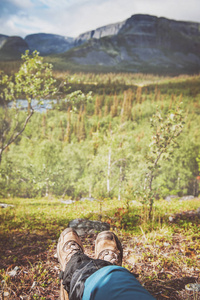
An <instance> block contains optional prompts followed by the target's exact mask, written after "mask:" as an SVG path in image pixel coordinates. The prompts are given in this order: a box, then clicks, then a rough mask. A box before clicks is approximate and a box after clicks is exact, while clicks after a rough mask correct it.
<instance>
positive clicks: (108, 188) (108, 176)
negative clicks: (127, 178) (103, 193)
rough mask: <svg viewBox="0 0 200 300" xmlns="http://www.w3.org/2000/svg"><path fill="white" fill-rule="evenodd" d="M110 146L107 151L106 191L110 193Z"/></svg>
mask: <svg viewBox="0 0 200 300" xmlns="http://www.w3.org/2000/svg"><path fill="white" fill-rule="evenodd" d="M110 169H111V148H110V149H109V152H108V173H107V192H108V194H109V193H110Z"/></svg>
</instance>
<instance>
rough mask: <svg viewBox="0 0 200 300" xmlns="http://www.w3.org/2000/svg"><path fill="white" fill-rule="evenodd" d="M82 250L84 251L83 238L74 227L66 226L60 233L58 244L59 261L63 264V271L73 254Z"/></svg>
mask: <svg viewBox="0 0 200 300" xmlns="http://www.w3.org/2000/svg"><path fill="white" fill-rule="evenodd" d="M78 251H81V252H84V249H83V245H82V243H81V240H80V238H79V236H78V234H77V233H76V231H75V230H74V229H73V228H66V229H65V230H64V231H63V232H62V233H61V235H60V238H59V240H58V244H57V256H58V261H59V263H60V264H61V269H62V271H64V270H65V267H66V264H67V263H68V261H69V260H70V258H71V257H72V255H73V254H75V253H76V252H78Z"/></svg>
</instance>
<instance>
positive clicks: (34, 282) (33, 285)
mask: <svg viewBox="0 0 200 300" xmlns="http://www.w3.org/2000/svg"><path fill="white" fill-rule="evenodd" d="M36 285H37V282H36V281H33V284H32V286H31V289H33V288H34V287H35V286H36Z"/></svg>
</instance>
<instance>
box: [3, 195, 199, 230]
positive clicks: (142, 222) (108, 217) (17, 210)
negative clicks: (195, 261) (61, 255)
mask: <svg viewBox="0 0 200 300" xmlns="http://www.w3.org/2000/svg"><path fill="white" fill-rule="evenodd" d="M1 202H5V203H7V204H13V205H14V207H8V208H4V209H1V211H0V218H1V224H0V230H1V232H2V233H6V232H11V231H12V230H14V231H20V232H23V231H26V230H29V231H30V232H31V231H32V232H39V231H48V232H55V234H56V236H58V235H59V233H60V231H61V230H63V229H64V228H65V227H66V226H67V225H68V223H69V221H70V220H72V219H75V218H88V219H91V220H99V219H101V220H102V221H104V222H108V223H110V224H111V226H112V227H113V228H117V230H119V231H121V232H126V233H128V234H131V235H138V234H142V232H145V234H147V235H151V234H152V231H155V230H160V228H162V227H163V226H167V227H168V229H169V230H172V231H174V230H176V229H179V230H183V231H184V232H185V234H186V235H187V234H188V231H189V234H190V231H191V228H190V223H191V222H189V225H188V220H187V219H186V220H184V219H183V220H179V221H178V224H176V225H174V224H173V225H172V224H170V223H169V216H170V215H173V214H176V213H180V212H182V211H188V210H195V209H197V208H198V207H199V200H198V199H194V200H190V201H179V200H173V201H171V202H170V203H169V202H167V201H165V200H159V201H155V205H154V209H153V218H152V220H151V221H150V220H148V208H147V207H144V206H142V205H141V204H140V202H134V203H132V202H129V203H127V202H126V201H118V200H111V199H105V200H104V201H102V202H101V203H100V202H99V201H94V202H90V201H84V202H83V201H76V202H75V203H73V204H70V205H66V204H63V203H61V202H60V201H59V200H58V199H55V198H53V199H45V198H43V199H20V198H11V199H3V200H1ZM127 204H128V207H127ZM191 226H193V229H194V230H195V231H196V230H197V231H198V227H197V228H196V227H195V224H193V222H192V225H191Z"/></svg>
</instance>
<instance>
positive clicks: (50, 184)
mask: <svg viewBox="0 0 200 300" xmlns="http://www.w3.org/2000/svg"><path fill="white" fill-rule="evenodd" d="M63 76H64V75H62V76H61V77H59V76H58V74H56V77H57V78H59V81H60V82H61V83H62V81H63V82H64V81H65V82H66V84H65V85H64V87H62V89H61V90H62V93H60V94H59V98H58V99H57V102H55V104H54V109H53V110H49V111H47V112H45V113H43V114H41V113H38V112H35V113H34V115H33V116H32V117H31V120H30V122H28V124H27V126H26V128H25V129H24V131H23V132H22V134H21V135H20V137H19V138H18V139H16V140H15V142H14V143H12V145H11V144H10V146H9V147H7V149H6V151H5V152H4V160H3V161H2V164H1V177H0V193H1V195H8V194H10V195H15V196H17V195H18V196H23V197H35V196H37V195H38V196H39V195H42V196H45V195H50V194H53V195H56V196H60V197H71V198H74V199H79V198H81V197H85V196H88V195H91V196H93V197H97V198H102V199H103V198H104V197H108V196H110V197H111V196H112V197H113V198H115V197H116V198H119V199H122V200H123V199H126V200H127V205H128V202H129V201H131V200H132V199H134V197H136V194H135V192H137V197H139V198H140V200H141V201H142V202H143V203H147V202H148V199H153V200H154V197H158V196H160V197H165V196H167V195H169V194H170V193H171V192H176V193H178V195H180V196H181V195H183V194H187V193H190V194H193V195H197V194H198V182H197V180H196V177H197V176H198V174H199V173H198V164H197V160H196V159H197V157H198V156H199V149H200V142H199V136H198V132H199V124H200V119H199V104H198V101H197V98H194V99H193V97H192V96H189V95H188V94H186V95H184V93H183V95H182V96H181V97H180V100H178V101H182V105H181V109H182V110H183V111H185V112H187V115H188V117H187V122H186V124H185V126H184V131H183V134H181V135H180V136H179V130H180V131H181V130H182V125H183V118H182V112H181V109H180V108H177V110H176V108H174V107H176V104H175V103H176V102H177V96H179V95H180V94H181V93H182V87H184V86H187V85H188V82H189V83H190V84H191V86H192V85H193V84H194V86H196V92H195V93H196V94H198V90H197V85H196V82H198V80H199V79H198V77H192V78H189V79H188V78H185V77H182V78H175V79H171V83H170V89H169V91H170V93H169V94H168V93H167V90H166V86H167V85H168V81H170V79H169V78H160V80H161V82H165V84H166V85H165V87H163V86H161V90H159V85H156V86H155V85H154V87H152V86H147V87H141V86H140V87H139V88H136V87H135V85H134V83H138V80H139V82H145V83H148V82H149V81H154V80H157V81H158V78H157V77H156V78H152V77H150V76H147V75H146V77H145V75H141V74H138V75H136V74H117V75H116V77H115V76H114V75H113V74H100V75H99V74H90V73H89V74H74V75H73V78H72V77H70V76H69V74H66V75H65V76H66V78H64V77H63ZM137 76H138V77H137ZM21 78H22V77H21ZM61 78H62V81H61ZM117 80H119V81H121V84H122V85H123V87H122V86H120V85H119V86H118V88H119V89H120V90H119V92H118V93H114V94H110V90H114V88H115V87H116V86H117V84H118V81H117ZM180 83H181V85H180ZM88 84H89V86H88ZM183 84H184V85H183ZM36 86H37V85H36ZM81 86H82V87H83V90H84V89H85V91H87V90H88V89H89V88H91V87H93V88H94V89H93V93H92V95H91V93H85V92H84V93H82V92H80V89H79V88H80V87H81ZM179 86H180V87H181V89H179ZM71 87H73V89H71ZM76 88H77V90H76ZM98 88H100V89H101V92H99V90H98ZM125 88H126V91H125V92H124V89H125ZM103 90H104V92H103ZM172 91H174V94H173V95H172V94H171V92H172ZM44 101H45V100H44ZM156 111H157V113H156ZM0 113H1V116H2V118H1V121H0V122H4V125H3V123H1V124H2V125H1V127H2V128H4V130H7V131H6V137H7V138H8V137H9V134H8V133H9V132H11V129H12V130H16V131H17V132H19V131H20V128H22V126H23V120H25V119H26V117H27V113H26V112H25V111H21V110H20V109H18V115H17V116H16V115H15V114H16V109H15V108H13V110H12V109H7V110H6V108H3V107H2V108H1V110H0ZM13 116H14V117H13ZM150 119H152V122H150ZM2 120H4V121H2ZM151 123H152V127H151V126H150V125H151ZM3 126H4V127H3ZM9 126H10V127H9ZM153 132H154V133H153ZM152 136H153V138H152ZM149 144H151V146H150V148H149V147H148V145H149ZM149 149H150V150H151V151H149ZM172 150H173V151H172ZM109 153H110V154H109ZM109 155H110V162H109V159H108V157H109ZM147 159H148V160H147ZM108 170H109V172H108ZM145 174H148V176H147V179H146V182H145V183H144V179H145ZM108 182H109V188H108ZM150 184H151V185H152V189H150V188H149V187H150ZM144 185H145V186H146V192H147V191H150V194H151V195H150V194H149V195H145V194H144V193H143V195H142V194H138V193H139V191H141V190H143V188H144ZM147 194H148V193H147ZM148 203H149V202H148Z"/></svg>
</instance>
